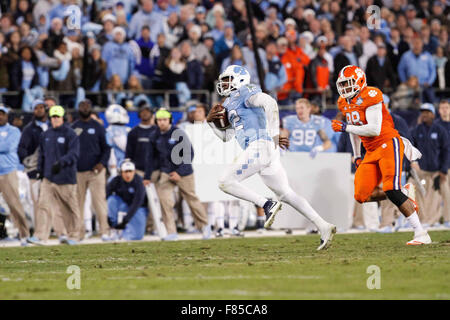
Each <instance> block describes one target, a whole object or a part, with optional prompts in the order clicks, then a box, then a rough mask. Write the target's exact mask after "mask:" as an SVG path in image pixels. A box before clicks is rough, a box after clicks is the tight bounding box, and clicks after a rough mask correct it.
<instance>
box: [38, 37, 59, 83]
mask: <svg viewBox="0 0 450 320" xmlns="http://www.w3.org/2000/svg"><path fill="white" fill-rule="evenodd" d="M34 53H35V54H36V57H37V60H38V67H37V71H38V75H39V85H40V86H41V87H43V88H47V87H48V85H49V81H50V73H49V72H50V69H58V68H59V67H60V66H61V62H60V61H59V60H58V59H57V58H54V57H50V56H48V55H47V53H46V52H45V51H44V48H43V41H38V42H37V43H36V45H35V47H34Z"/></svg>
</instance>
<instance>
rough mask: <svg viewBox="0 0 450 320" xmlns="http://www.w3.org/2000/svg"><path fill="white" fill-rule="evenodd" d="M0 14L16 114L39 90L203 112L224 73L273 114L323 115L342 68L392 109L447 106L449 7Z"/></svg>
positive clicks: (161, 3) (4, 67)
mask: <svg viewBox="0 0 450 320" xmlns="http://www.w3.org/2000/svg"><path fill="white" fill-rule="evenodd" d="M372 5H376V6H377V7H376V9H371V8H372V7H371V6H372ZM73 6H76V8H78V9H77V10H74V8H73ZM247 8H250V9H251V11H252V13H253V14H252V16H253V19H252V21H251V23H252V24H253V26H254V31H255V32H254V34H255V39H253V38H252V37H251V34H250V29H249V24H250V21H249V14H248V12H247ZM1 12H2V14H1V18H0V75H1V76H0V92H1V93H3V94H2V99H3V102H4V103H5V104H6V105H8V106H10V107H12V108H14V109H22V110H24V111H31V103H32V101H33V98H42V97H43V95H44V94H45V93H47V92H49V91H50V92H51V93H52V95H56V96H57V97H58V98H59V101H60V104H62V105H64V106H65V107H68V108H69V109H72V108H77V107H78V103H79V101H81V100H82V99H83V98H84V97H86V96H87V97H89V98H90V99H91V100H92V101H93V102H94V105H97V106H100V107H103V108H105V107H106V106H107V105H108V104H111V103H119V104H121V105H126V106H127V108H128V109H130V108H132V107H139V106H140V105H143V104H149V105H151V106H153V107H160V106H161V104H164V105H165V106H166V107H180V106H183V105H184V104H185V103H186V101H188V100H189V99H190V98H198V99H200V100H201V101H203V102H211V100H214V99H217V97H212V96H211V95H214V94H215V93H214V91H215V90H214V83H215V80H216V79H217V76H218V74H219V73H220V71H222V70H224V68H226V67H227V66H228V65H230V64H238V65H243V66H245V67H246V68H247V69H248V70H249V71H250V74H251V76H252V79H253V81H254V82H255V83H257V84H258V83H259V84H260V85H261V86H263V87H264V89H265V90H266V91H267V92H270V93H271V94H273V95H274V96H277V98H278V101H279V103H280V104H281V105H291V106H292V105H293V102H294V100H295V99H296V98H299V97H301V96H303V97H307V98H309V99H313V100H317V101H318V102H320V104H321V105H322V106H323V107H325V106H327V105H328V106H330V105H333V104H334V103H335V100H336V98H337V93H336V90H335V85H334V83H335V81H336V79H337V74H338V72H339V70H340V69H341V68H342V67H343V66H345V65H347V64H353V65H358V66H360V67H361V68H362V69H363V70H365V71H366V73H367V78H368V84H369V85H375V86H377V87H379V88H380V89H382V90H383V91H384V92H385V93H388V94H389V96H390V97H391V101H392V107H393V108H394V109H395V108H398V109H409V108H415V109H418V107H419V105H420V103H421V102H431V103H434V102H437V99H441V98H443V97H448V96H449V89H448V88H449V87H450V85H449V83H450V79H449V77H450V72H449V65H450V64H449V63H447V60H448V56H449V48H450V47H449V39H448V28H449V23H448V21H449V12H450V11H449V6H448V1H447V0H436V1H426V0H384V1H381V0H379V1H374V0H362V1H355V0H347V1H344V0H338V1H330V0H322V1H313V0H296V1H293V0H291V1H287V0H272V1H268V0H260V1H256V0H251V1H250V3H249V7H247V6H246V2H245V1H244V0H232V1H207V0H187V1H179V0H158V1H153V0H141V1H137V0H129V1H117V0H107V1H97V0H85V1H81V0H58V1H56V0H37V1H36V0H34V1H33V0H9V1H1ZM253 40H255V41H253ZM256 48H258V50H257V52H258V53H259V60H260V62H261V63H260V65H261V68H262V70H261V71H262V72H259V71H260V70H258V65H257V63H256V60H257V59H256V58H255V55H254V52H255V49H256ZM260 77H261V79H260Z"/></svg>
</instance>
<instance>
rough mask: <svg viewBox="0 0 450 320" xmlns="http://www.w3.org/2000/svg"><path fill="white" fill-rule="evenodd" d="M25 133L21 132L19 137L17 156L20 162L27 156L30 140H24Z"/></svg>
mask: <svg viewBox="0 0 450 320" xmlns="http://www.w3.org/2000/svg"><path fill="white" fill-rule="evenodd" d="M25 133H26V131H25V130H24V131H23V132H22V136H21V137H20V141H19V146H18V148H17V155H18V156H19V160H20V162H23V160H24V159H25V158H26V157H27V156H28V146H29V144H30V139H25V137H26V135H25Z"/></svg>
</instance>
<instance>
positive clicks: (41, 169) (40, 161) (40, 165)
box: [37, 134, 45, 174]
mask: <svg viewBox="0 0 450 320" xmlns="http://www.w3.org/2000/svg"><path fill="white" fill-rule="evenodd" d="M43 140H44V134H41V137H40V138H39V147H38V148H39V157H38V166H37V171H38V172H40V173H41V174H43V173H44V158H45V157H44V152H43V151H44V150H43V149H44V148H43V146H42V144H43V142H42V141H43Z"/></svg>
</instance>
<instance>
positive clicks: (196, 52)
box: [189, 25, 212, 64]
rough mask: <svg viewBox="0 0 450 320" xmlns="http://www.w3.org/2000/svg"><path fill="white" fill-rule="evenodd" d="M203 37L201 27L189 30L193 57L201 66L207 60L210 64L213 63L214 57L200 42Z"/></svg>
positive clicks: (196, 26)
mask: <svg viewBox="0 0 450 320" xmlns="http://www.w3.org/2000/svg"><path fill="white" fill-rule="evenodd" d="M201 36H202V30H201V28H200V26H198V25H193V26H192V27H191V28H190V29H189V44H190V45H191V51H192V55H193V56H194V58H195V59H196V60H197V61H199V62H200V63H201V64H203V62H204V61H205V60H208V63H212V57H211V55H210V54H209V50H208V48H206V46H205V45H204V44H203V43H202V42H201V41H200V39H201Z"/></svg>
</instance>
